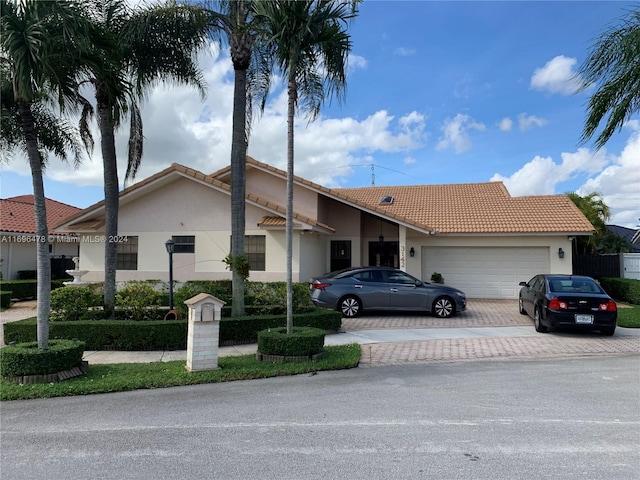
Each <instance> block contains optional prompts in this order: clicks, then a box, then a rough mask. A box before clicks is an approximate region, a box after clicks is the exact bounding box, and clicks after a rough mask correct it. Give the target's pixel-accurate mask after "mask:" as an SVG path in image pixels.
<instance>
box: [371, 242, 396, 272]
mask: <svg viewBox="0 0 640 480" xmlns="http://www.w3.org/2000/svg"><path fill="white" fill-rule="evenodd" d="M398 245H399V244H398V242H369V266H370V267H394V268H398V266H399V264H400V263H399V260H398Z"/></svg>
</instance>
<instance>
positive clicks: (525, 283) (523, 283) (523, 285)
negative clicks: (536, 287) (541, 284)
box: [518, 282, 529, 287]
mask: <svg viewBox="0 0 640 480" xmlns="http://www.w3.org/2000/svg"><path fill="white" fill-rule="evenodd" d="M518 285H520V286H521V287H528V286H529V284H528V283H527V282H520V283H519V284H518Z"/></svg>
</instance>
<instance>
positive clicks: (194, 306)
mask: <svg viewBox="0 0 640 480" xmlns="http://www.w3.org/2000/svg"><path fill="white" fill-rule="evenodd" d="M184 303H185V305H187V307H188V309H189V330H188V333H187V371H189V372H201V371H204V370H215V369H217V368H218V345H219V343H220V316H221V311H222V306H223V305H224V303H225V302H223V301H222V300H219V299H217V298H216V297H214V296H213V295H209V294H207V293H200V294H198V295H196V296H195V297H192V298H190V299H189V300H185V302H184Z"/></svg>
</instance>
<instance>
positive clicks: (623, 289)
mask: <svg viewBox="0 0 640 480" xmlns="http://www.w3.org/2000/svg"><path fill="white" fill-rule="evenodd" d="M600 284H601V285H602V288H604V289H605V290H606V291H607V293H608V294H609V295H610V296H612V297H613V298H615V299H616V300H621V301H623V302H628V303H633V304H634V305H640V280H634V279H633V278H618V277H606V278H603V279H601V280H600Z"/></svg>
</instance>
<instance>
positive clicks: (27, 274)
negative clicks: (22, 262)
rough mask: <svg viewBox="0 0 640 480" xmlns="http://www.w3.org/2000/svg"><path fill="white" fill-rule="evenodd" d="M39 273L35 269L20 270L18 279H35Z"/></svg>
mask: <svg viewBox="0 0 640 480" xmlns="http://www.w3.org/2000/svg"><path fill="white" fill-rule="evenodd" d="M37 275H38V273H37V272H36V271H35V270H18V280H35V279H36V278H37Z"/></svg>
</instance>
